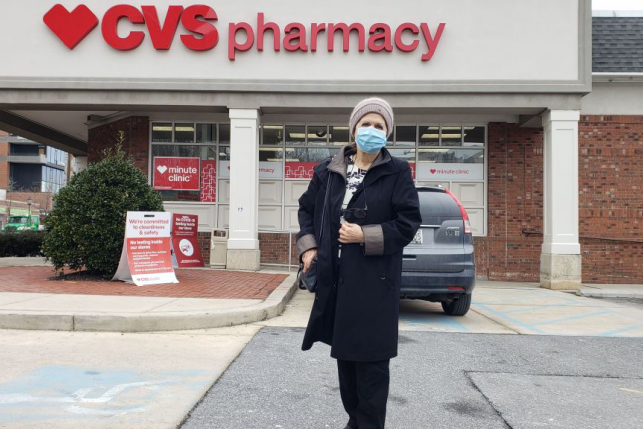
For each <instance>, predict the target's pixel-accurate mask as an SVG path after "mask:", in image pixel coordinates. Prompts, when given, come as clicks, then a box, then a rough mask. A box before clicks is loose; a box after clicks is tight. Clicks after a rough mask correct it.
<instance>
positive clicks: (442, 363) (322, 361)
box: [182, 327, 643, 429]
mask: <svg viewBox="0 0 643 429" xmlns="http://www.w3.org/2000/svg"><path fill="white" fill-rule="evenodd" d="M302 336H303V330H302V329H300V328H279V327H267V328H264V329H263V330H262V331H260V332H259V333H258V334H257V335H256V336H255V338H254V339H253V340H252V341H251V342H250V344H249V345H248V346H247V347H246V348H245V350H244V351H243V352H242V354H241V355H240V356H239V357H238V358H237V360H236V361H235V362H234V363H233V364H232V365H231V366H230V367H229V369H228V370H227V371H226V373H225V374H223V376H222V377H221V378H220V379H219V381H218V382H217V383H216V384H215V385H214V386H213V387H212V389H211V390H210V391H209V392H208V394H207V395H206V396H205V398H204V399H203V401H202V402H201V403H200V404H199V405H198V406H197V407H196V408H195V409H194V410H193V412H192V413H191V416H190V417H189V418H188V419H187V420H186V422H185V424H184V425H183V426H182V429H203V428H217V429H240V428H244V429H249V428H256V429H266V428H284V429H290V428H292V429H295V428H297V429H300V428H310V429H316V428H333V429H334V428H338V429H340V428H343V425H344V424H345V423H346V421H347V418H346V417H345V414H344V412H343V409H342V405H341V401H340V399H339V392H338V382H337V375H336V368H335V361H334V360H333V359H331V358H330V357H329V356H328V355H329V348H328V347H327V346H324V345H316V346H315V347H313V349H312V350H311V351H308V352H302V351H300V345H301V340H302ZM642 345H643V341H642V340H641V339H640V338H601V337H567V336H546V335H531V336H524V335H497V334H478V335H471V334H460V333H434V332H422V331H418V332H412V331H407V332H403V333H402V335H401V337H400V355H399V356H398V357H397V358H396V359H394V360H392V363H391V378H392V383H391V393H390V397H389V407H388V416H387V427H389V428H393V429H418V428H445V429H446V428H449V429H453V428H514V429H517V428H521V429H523V428H525V429H527V428H529V429H531V428H534V429H535V428H543V427H548V428H566V429H594V428H595V429H599V428H601V429H603V428H607V427H610V428H620V429H635V428H636V429H639V428H640V427H641V425H640V423H641V421H643V366H642V365H641V364H640V359H641V357H640V351H641V347H642Z"/></svg>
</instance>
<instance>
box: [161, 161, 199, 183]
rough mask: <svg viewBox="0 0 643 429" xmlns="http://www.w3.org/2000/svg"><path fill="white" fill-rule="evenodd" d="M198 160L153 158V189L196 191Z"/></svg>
mask: <svg viewBox="0 0 643 429" xmlns="http://www.w3.org/2000/svg"><path fill="white" fill-rule="evenodd" d="M200 171H201V159H200V158H169V157H167V158H160V157H159V158H154V189H158V190H162V191H168V190H180V191H198V190H199V189H200Z"/></svg>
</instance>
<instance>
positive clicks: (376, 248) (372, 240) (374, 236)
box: [362, 224, 384, 256]
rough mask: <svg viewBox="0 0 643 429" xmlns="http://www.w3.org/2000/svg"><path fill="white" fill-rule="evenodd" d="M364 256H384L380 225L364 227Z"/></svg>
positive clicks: (382, 235)
mask: <svg viewBox="0 0 643 429" xmlns="http://www.w3.org/2000/svg"><path fill="white" fill-rule="evenodd" d="M362 231H363V232H364V255H366V256H378V255H383V254H384V231H383V230H382V225H379V224H376V225H364V226H362Z"/></svg>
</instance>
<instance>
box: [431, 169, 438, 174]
mask: <svg viewBox="0 0 643 429" xmlns="http://www.w3.org/2000/svg"><path fill="white" fill-rule="evenodd" d="M430 171H431V174H435V172H436V171H438V170H436V169H435V168H432V169H431V170H430Z"/></svg>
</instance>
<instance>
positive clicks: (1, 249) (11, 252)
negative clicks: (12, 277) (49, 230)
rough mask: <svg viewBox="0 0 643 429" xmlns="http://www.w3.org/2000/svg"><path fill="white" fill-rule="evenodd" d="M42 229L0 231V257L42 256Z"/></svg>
mask: <svg viewBox="0 0 643 429" xmlns="http://www.w3.org/2000/svg"><path fill="white" fill-rule="evenodd" d="M44 234H45V232H44V231H21V232H3V233H0V258H7V257H12V256H19V257H25V256H42V250H41V248H42V239H43V236H44Z"/></svg>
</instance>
